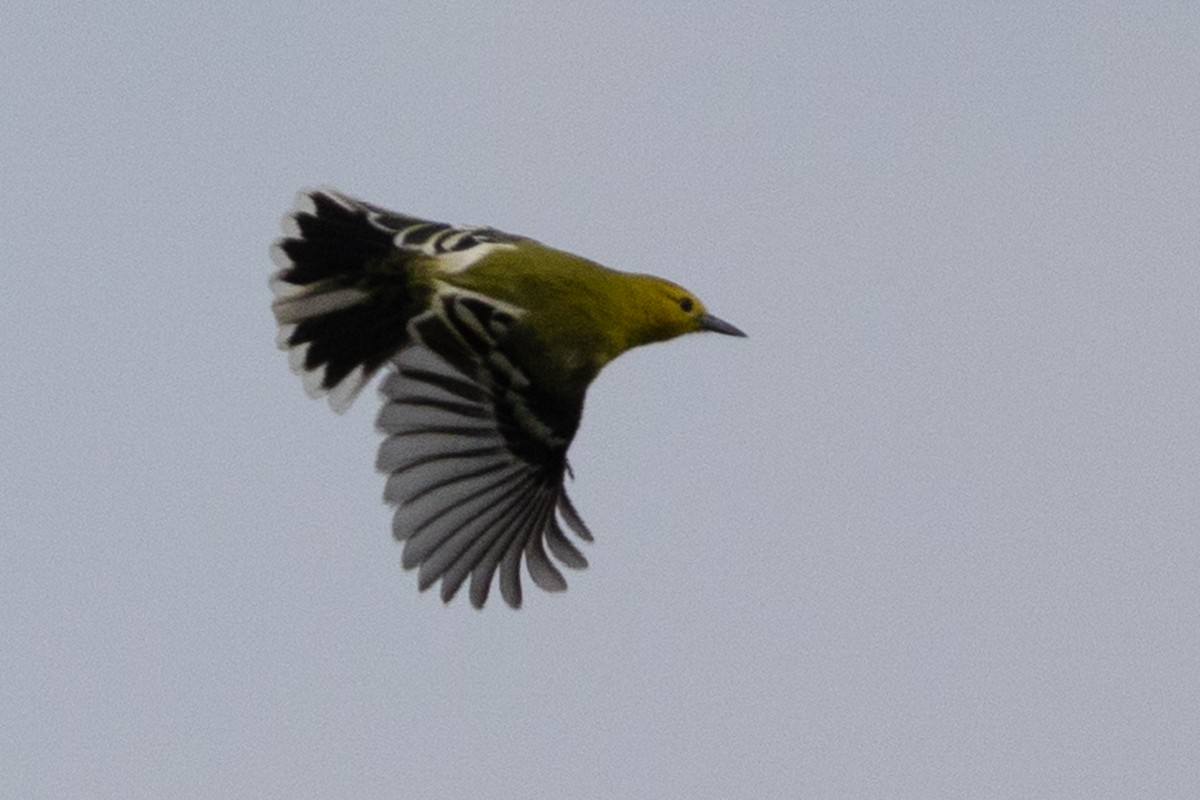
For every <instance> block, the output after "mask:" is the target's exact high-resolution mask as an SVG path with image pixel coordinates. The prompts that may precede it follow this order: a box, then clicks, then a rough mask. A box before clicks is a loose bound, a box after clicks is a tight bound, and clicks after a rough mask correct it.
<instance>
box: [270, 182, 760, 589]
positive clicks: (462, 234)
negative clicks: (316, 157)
mask: <svg viewBox="0 0 1200 800" xmlns="http://www.w3.org/2000/svg"><path fill="white" fill-rule="evenodd" d="M284 227H285V233H286V234H287V235H286V236H285V238H283V239H281V240H279V241H278V242H276V244H275V246H274V247H273V248H272V258H273V260H274V261H275V263H276V266H277V267H278V268H279V271H278V272H276V273H275V275H274V276H273V277H272V288H273V290H274V292H275V295H276V299H275V302H274V304H273V309H274V311H275V316H276V319H277V321H278V322H279V324H280V337H279V345H280V347H281V348H283V349H286V350H288V351H289V358H290V360H291V363H292V366H293V368H294V369H295V370H296V371H297V372H299V373H300V374H301V375H302V376H303V377H304V382H305V388H306V389H308V391H309V393H310V394H313V395H320V394H328V397H329V402H330V404H331V405H332V406H333V408H334V409H335V410H338V411H341V410H344V409H345V408H347V407H349V405H350V403H351V402H353V400H354V397H355V396H356V395H357V394H358V392H359V390H360V389H361V388H362V387H363V386H364V385H366V383H368V382H369V381H370V379H371V377H372V376H373V375H374V374H375V372H376V371H377V370H378V369H379V368H380V367H381V366H384V365H385V364H390V366H391V367H392V369H393V374H392V375H391V376H390V377H389V378H388V379H387V380H386V381H385V382H384V383H383V385H382V389H383V392H384V394H385V396H387V397H388V398H389V401H388V402H387V404H386V405H385V406H384V408H383V411H382V412H381V414H380V417H379V425H380V428H381V429H382V430H383V431H384V432H385V433H386V434H388V438H387V439H386V440H385V442H384V444H383V446H382V447H381V450H380V454H379V461H378V467H379V469H380V470H382V471H384V472H387V473H389V475H390V477H389V479H388V486H387V489H386V490H385V499H387V500H388V502H391V503H394V504H396V505H397V506H398V508H397V512H396V517H395V521H394V525H393V530H394V532H395V534H396V536H397V538H399V539H402V540H404V541H405V549H404V565H405V567H406V568H411V567H417V566H419V567H420V577H419V583H420V587H421V588H422V589H424V588H427V587H428V586H429V585H431V584H432V583H434V582H436V581H437V580H439V579H441V580H442V596H443V599H444V600H446V601H449V600H450V599H451V598H452V597H453V596H454V594H455V593H456V592H457V590H458V588H459V587H460V586H461V585H462V583H463V582H464V581H465V580H466V578H467V577H470V578H471V592H470V593H471V601H472V603H473V604H474V605H475V606H476V607H481V606H482V605H483V603H484V602H485V601H486V599H487V594H488V588H489V587H490V584H491V580H492V577H493V575H494V573H495V571H496V570H497V569H499V570H500V576H501V580H500V587H501V593H502V595H503V596H504V599H505V600H506V601H507V602H508V603H509V604H510V605H512V606H514V607H517V606H519V605H520V602H521V588H520V580H519V566H520V560H521V557H522V554H524V558H525V562H526V566H527V568H528V569H529V572H530V575H531V576H532V577H533V579H534V581H535V583H537V584H538V585H539V586H541V587H542V588H544V589H547V590H550V591H561V590H562V589H564V588H565V587H566V583H565V581H564V580H563V579H562V576H561V574H560V573H559V572H558V570H557V568H556V567H555V566H554V564H553V563H552V562H551V561H550V560H549V558H547V556H546V553H545V550H544V549H543V542H544V543H545V544H547V545H549V546H550V550H551V552H552V553H554V555H555V556H556V557H557V558H558V560H559V561H561V562H562V563H564V564H566V565H567V566H571V567H576V568H579V567H583V566H586V563H587V562H586V560H585V559H584V558H583V555H582V554H581V553H580V552H579V551H578V550H577V549H576V548H575V546H574V545H572V544H571V543H570V541H569V540H568V539H567V538H566V537H565V536H564V535H563V531H562V529H561V527H560V526H559V523H558V519H557V516H561V517H562V519H563V521H564V522H566V523H567V526H568V527H569V528H571V529H572V530H573V531H574V532H575V533H576V534H577V535H579V536H580V537H581V538H583V539H589V540H590V539H591V534H590V533H589V532H588V530H587V528H586V526H584V524H583V522H582V520H581V519H580V518H579V515H578V514H577V513H576V512H575V510H574V508H573V507H572V506H571V503H570V500H569V499H568V498H567V495H566V491H565V489H564V487H563V478H564V474H565V473H566V471H567V462H566V452H567V448H568V446H569V445H570V443H571V439H572V438H573V437H574V435H575V431H576V429H577V428H578V426H579V420H580V416H581V414H582V410H583V401H584V396H585V394H586V392H587V387H588V385H589V384H590V383H591V382H592V381H593V380H594V379H595V377H596V376H597V375H598V374H599V372H600V370H601V369H602V368H603V367H604V365H605V364H607V363H608V362H609V361H611V360H612V359H614V358H616V357H617V356H618V355H620V354H621V353H623V352H624V351H626V350H628V349H630V348H632V347H636V346H638V345H641V344H648V343H651V342H657V341H665V340H667V339H670V338H673V337H675V336H678V335H681V334H683V333H687V332H691V331H698V330H715V331H718V332H722V333H727V334H734V335H742V334H741V332H740V331H738V330H737V329H736V328H734V327H733V326H731V325H728V324H727V323H724V322H721V321H720V320H718V319H716V318H715V317H712V316H711V315H709V314H708V313H707V312H706V311H705V309H704V306H703V304H701V303H700V301H699V300H697V299H696V298H695V297H694V296H693V295H691V294H690V293H689V292H687V291H686V290H684V289H682V288H681V287H679V286H676V285H675V284H673V283H670V282H668V281H665V280H662V279H660V278H654V277H651V276H647V275H632V274H628V273H623V272H619V271H617V270H613V269H609V268H607V267H604V266H601V265H599V264H596V263H594V262H592V261H589V260H587V259H585V258H581V257H579V256H576V255H573V254H571V253H567V252H564V251H561V250H555V249H553V248H550V247H546V246H545V245H542V244H540V243H539V242H536V241H534V240H532V239H528V238H525V237H520V236H513V235H511V234H506V233H503V232H501V231H497V230H494V229H492V228H463V227H454V226H450V225H445V224H443V223H436V222H429V221H426V220H422V219H418V218H415V217H409V216H406V215H402V214H396V213H393V212H390V211H387V210H385V209H382V208H379V207H376V206H372V205H370V204H367V203H363V202H361V201H358V200H355V199H353V198H350V197H347V196H345V195H343V194H340V193H338V192H335V191H332V190H328V189H326V190H318V191H312V192H307V193H302V194H300V195H299V197H298V200H297V205H296V210H295V211H294V212H293V213H292V214H291V215H290V216H289V217H287V218H286V219H285V226H284ZM556 511H557V516H556Z"/></svg>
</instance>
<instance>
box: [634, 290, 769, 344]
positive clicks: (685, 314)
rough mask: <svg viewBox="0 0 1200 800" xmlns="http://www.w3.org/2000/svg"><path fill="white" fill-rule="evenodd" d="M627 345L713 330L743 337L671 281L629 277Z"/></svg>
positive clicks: (698, 300)
mask: <svg viewBox="0 0 1200 800" xmlns="http://www.w3.org/2000/svg"><path fill="white" fill-rule="evenodd" d="M628 277H629V278H630V279H631V280H630V282H629V288H630V292H629V297H628V305H627V306H626V307H625V309H624V312H625V315H626V316H627V319H628V328H627V332H628V346H629V347H636V346H638V345H642V344H650V343H651V342H663V341H666V340H667V339H674V338H675V337H676V336H682V335H683V334H685V333H694V332H696V331H714V332H716V333H723V334H726V335H727V336H745V335H746V334H744V333H742V332H741V331H740V330H738V329H737V328H735V327H734V326H733V325H730V324H729V323H728V322H725V321H724V320H721V319H718V318H717V317H714V316H713V315H712V314H710V313H708V309H706V308H705V307H704V303H702V302H700V299H699V298H698V297H696V296H695V295H694V294H692V293H691V292H689V291H688V290H687V289H684V288H683V287H682V286H678V285H676V284H674V283H671V282H670V281H666V280H663V279H662V278H656V277H654V276H652V275H630V276H628Z"/></svg>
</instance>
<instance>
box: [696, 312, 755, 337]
mask: <svg viewBox="0 0 1200 800" xmlns="http://www.w3.org/2000/svg"><path fill="white" fill-rule="evenodd" d="M700 330H702V331H714V332H716V333H723V334H725V335H726V336H745V335H746V334H744V333H742V332H741V331H740V330H738V329H737V328H735V327H734V326H733V325H730V324H729V323H728V322H726V321H725V320H723V319H717V318H716V317H714V316H713V315H712V314H705V315H704V316H702V317H701V318H700Z"/></svg>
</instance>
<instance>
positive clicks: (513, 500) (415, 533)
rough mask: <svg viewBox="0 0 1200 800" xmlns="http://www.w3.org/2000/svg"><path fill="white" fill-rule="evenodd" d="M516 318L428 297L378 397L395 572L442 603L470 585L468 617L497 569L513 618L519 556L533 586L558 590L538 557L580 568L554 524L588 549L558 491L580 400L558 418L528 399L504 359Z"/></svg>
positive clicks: (528, 387) (491, 306)
mask: <svg viewBox="0 0 1200 800" xmlns="http://www.w3.org/2000/svg"><path fill="white" fill-rule="evenodd" d="M519 313H520V312H519V310H517V309H512V308H508V307H505V306H503V305H502V304H499V303H497V302H496V301H494V300H491V299H488V298H484V297H480V296H477V295H474V294H471V293H466V292H461V291H457V290H447V291H443V292H441V293H439V294H438V295H437V296H436V297H435V298H434V301H433V307H432V308H431V309H430V310H429V311H428V312H426V313H425V314H423V315H421V316H420V317H418V318H416V319H415V320H413V322H412V324H411V325H410V333H411V335H412V337H413V339H414V344H413V345H411V346H409V347H406V348H404V349H403V350H401V351H400V352H399V353H398V354H397V355H396V356H395V357H394V358H393V359H392V366H393V372H392V373H391V374H390V375H389V376H388V378H387V379H386V380H385V381H384V383H383V386H382V391H383V394H384V395H385V397H386V398H387V402H386V404H385V405H384V407H383V409H382V411H381V412H380V414H379V427H380V429H382V431H383V432H384V433H386V434H387V439H386V440H385V441H384V442H383V445H382V446H381V447H380V450H379V459H378V464H377V466H378V468H379V469H380V470H381V471H383V472H386V473H388V474H389V477H388V481H387V488H386V489H385V492H384V498H385V500H387V502H389V503H393V504H395V505H396V506H397V508H396V515H395V519H394V522H393V531H394V533H395V535H396V538H397V539H400V540H402V541H404V554H403V564H404V567H405V569H412V568H419V572H418V583H419V586H420V588H421V590H425V589H427V588H428V587H430V586H431V585H433V584H434V583H436V582H437V581H438V580H439V579H440V580H441V582H442V589H441V595H442V599H443V600H445V601H447V602H448V601H449V600H450V599H451V598H453V597H454V595H455V594H456V593H457V592H458V590H459V588H460V587H461V586H462V584H463V583H464V582H465V581H466V579H467V578H468V577H470V579H471V586H470V597H471V604H472V605H474V606H475V607H476V608H482V607H483V605H484V603H485V602H486V601H487V597H488V592H489V590H490V587H491V583H492V578H493V576H494V575H495V573H496V571H497V569H498V570H499V572H500V593H501V596H502V597H503V598H504V600H505V602H507V603H508V604H509V605H510V606H512V607H513V608H518V607H520V605H521V580H520V564H521V560H522V556H524V561H525V565H526V567H527V569H528V570H529V574H530V576H531V577H532V578H533V581H534V583H536V584H537V585H538V586H540V587H541V588H542V589H545V590H546V591H551V592H559V591H563V590H564V589H566V581H565V580H564V579H563V576H562V573H561V572H560V571H559V570H558V568H557V567H556V566H555V564H554V561H552V560H551V559H550V557H549V556H548V555H547V551H546V548H547V547H549V551H550V553H551V554H553V556H554V557H555V558H556V559H557V560H558V561H559V562H561V563H562V564H564V565H566V566H568V567H572V568H575V569H582V568H583V567H586V566H587V560H586V559H585V558H584V556H583V554H582V553H581V552H579V550H578V549H577V548H576V547H575V545H574V544H572V543H571V541H570V540H569V539H568V538H567V537H566V535H565V533H564V531H563V527H562V525H561V524H560V522H559V519H560V518H561V520H562V522H563V523H565V525H566V527H567V528H569V529H571V530H572V531H573V532H574V533H575V534H576V535H577V536H579V537H580V538H581V539H584V540H587V541H590V540H591V538H592V536H591V534H590V533H589V531H588V529H587V527H586V526H585V525H584V523H583V521H582V520H581V519H580V517H579V515H578V513H576V511H575V509H574V507H573V506H572V505H571V501H570V499H569V498H568V497H567V493H566V490H565V488H564V486H563V481H564V475H565V474H566V473H567V472H568V466H567V448H568V446H569V445H570V443H571V439H572V438H573V437H574V435H575V430H576V428H577V427H578V424H579V417H580V413H581V410H582V403H583V398H582V396H580V397H579V398H578V402H577V403H574V404H572V405H573V407H571V408H565V409H564V408H562V407H561V405H562V404H561V400H560V399H559V400H558V402H555V403H553V404H551V403H547V402H546V400H545V398H543V397H540V396H539V393H538V390H537V387H536V386H534V385H532V384H531V383H530V381H529V379H528V377H527V376H526V375H525V374H524V372H523V371H522V370H521V369H520V367H519V366H518V364H519V360H518V359H516V358H514V357H513V355H512V354H511V353H509V352H507V351H506V343H507V340H508V333H509V330H510V329H511V328H512V326H513V325H514V324H516V323H517V320H518V314H519Z"/></svg>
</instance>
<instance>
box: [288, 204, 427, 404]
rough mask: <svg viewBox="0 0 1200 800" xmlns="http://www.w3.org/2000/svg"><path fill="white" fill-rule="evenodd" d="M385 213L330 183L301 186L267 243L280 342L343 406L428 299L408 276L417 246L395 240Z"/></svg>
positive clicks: (309, 384) (311, 384)
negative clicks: (280, 233) (278, 234)
mask: <svg viewBox="0 0 1200 800" xmlns="http://www.w3.org/2000/svg"><path fill="white" fill-rule="evenodd" d="M380 211H381V209H377V208H375V207H374V206H369V205H367V204H366V203H361V202H359V201H357V200H354V199H352V198H350V197H346V196H345V195H342V194H340V193H338V192H335V191H332V190H328V189H321V190H313V191H309V192H302V193H301V194H299V195H298V196H297V199H296V207H295V210H294V211H293V212H292V213H291V214H290V215H289V216H288V217H286V218H285V219H284V226H283V227H284V233H285V236H284V238H282V239H280V240H279V241H277V242H276V243H275V244H274V245H273V246H272V248H271V257H272V260H273V261H274V262H275V265H276V267H278V271H277V272H276V273H275V274H274V275H273V276H272V277H271V289H272V291H273V292H274V294H275V302H274V303H273V304H272V310H273V311H274V312H275V319H276V321H277V322H278V323H279V325H280V336H279V346H280V348H281V349H284V350H288V351H289V360H290V362H291V364H292V367H293V369H294V370H296V371H297V372H298V373H300V374H301V375H302V377H303V378H304V385H305V389H306V390H307V391H308V392H309V393H310V394H312V395H314V396H319V395H328V398H329V404H330V405H331V406H332V407H333V408H334V410H335V411H339V412H341V411H345V410H346V409H347V408H349V406H350V404H351V403H352V402H353V400H354V398H355V396H356V395H357V394H358V392H359V390H361V389H362V387H363V386H364V385H365V384H366V383H368V382H369V381H370V379H371V378H372V377H373V376H374V374H375V372H376V371H377V370H378V369H379V368H380V367H381V366H383V365H384V364H385V363H386V362H387V361H388V359H390V358H391V357H392V356H393V355H395V353H396V352H397V351H398V350H400V349H401V348H402V347H404V346H405V345H406V344H408V341H409V336H408V321H409V319H411V318H412V317H413V316H414V315H415V314H417V313H419V312H420V311H421V310H422V308H423V304H424V302H425V298H424V296H423V295H422V294H421V292H420V291H419V290H416V289H415V288H414V287H413V286H412V284H411V283H410V281H409V271H408V269H407V267H408V264H409V262H410V260H411V259H412V258H413V254H412V253H411V252H407V251H404V250H401V249H399V248H397V247H396V246H395V243H394V237H395V235H396V231H395V230H393V229H390V228H389V227H388V226H385V225H381V224H380V222H379V215H380V214H379V212H380Z"/></svg>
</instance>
